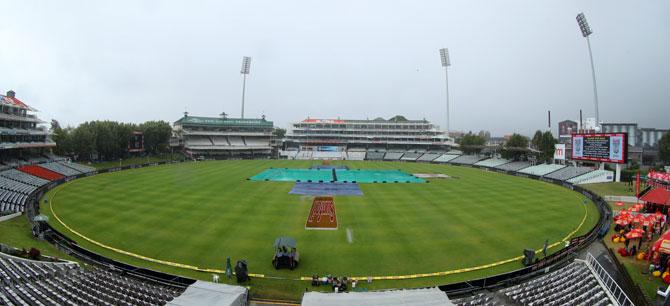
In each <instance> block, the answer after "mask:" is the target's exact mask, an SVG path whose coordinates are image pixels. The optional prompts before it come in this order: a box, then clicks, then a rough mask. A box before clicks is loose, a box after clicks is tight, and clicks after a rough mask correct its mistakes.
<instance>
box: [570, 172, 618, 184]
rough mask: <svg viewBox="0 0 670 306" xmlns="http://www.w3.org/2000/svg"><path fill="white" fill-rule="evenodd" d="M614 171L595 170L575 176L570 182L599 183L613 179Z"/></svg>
mask: <svg viewBox="0 0 670 306" xmlns="http://www.w3.org/2000/svg"><path fill="white" fill-rule="evenodd" d="M613 175H614V174H613V172H612V171H609V170H594V171H591V172H589V173H585V174H582V175H580V176H576V177H573V178H571V179H569V180H568V182H570V183H573V184H585V183H598V182H601V181H602V182H606V181H612V177H613Z"/></svg>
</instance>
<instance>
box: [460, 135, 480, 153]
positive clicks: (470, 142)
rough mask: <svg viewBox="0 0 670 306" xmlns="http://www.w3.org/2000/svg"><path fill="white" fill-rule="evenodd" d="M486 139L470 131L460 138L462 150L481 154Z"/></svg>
mask: <svg viewBox="0 0 670 306" xmlns="http://www.w3.org/2000/svg"><path fill="white" fill-rule="evenodd" d="M485 143H486V140H485V139H484V138H482V137H480V136H479V135H475V134H472V132H469V133H468V134H466V135H464V136H463V138H461V139H460V141H459V144H460V145H461V151H463V153H466V154H472V153H476V154H479V152H481V150H482V149H483V147H484V144H485Z"/></svg>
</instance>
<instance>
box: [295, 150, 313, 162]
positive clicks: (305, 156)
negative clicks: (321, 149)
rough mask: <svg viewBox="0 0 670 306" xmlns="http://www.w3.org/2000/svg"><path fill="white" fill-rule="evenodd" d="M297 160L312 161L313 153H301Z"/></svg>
mask: <svg viewBox="0 0 670 306" xmlns="http://www.w3.org/2000/svg"><path fill="white" fill-rule="evenodd" d="M295 159H300V160H308V159H312V151H300V152H298V154H296V155H295Z"/></svg>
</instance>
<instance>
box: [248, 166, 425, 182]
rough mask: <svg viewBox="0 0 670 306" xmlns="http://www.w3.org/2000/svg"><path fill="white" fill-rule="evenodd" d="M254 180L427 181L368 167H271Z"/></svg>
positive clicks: (396, 172)
mask: <svg viewBox="0 0 670 306" xmlns="http://www.w3.org/2000/svg"><path fill="white" fill-rule="evenodd" d="M249 179H250V180H252V181H279V182H308V183H328V182H330V183H333V182H344V183H425V182H426V181H425V180H424V179H421V178H418V177H416V176H414V175H411V174H409V173H406V172H403V171H400V170H368V169H354V170H349V169H336V168H326V169H291V168H270V169H267V170H265V171H263V172H261V173H258V174H256V175H254V176H252V177H251V178H249Z"/></svg>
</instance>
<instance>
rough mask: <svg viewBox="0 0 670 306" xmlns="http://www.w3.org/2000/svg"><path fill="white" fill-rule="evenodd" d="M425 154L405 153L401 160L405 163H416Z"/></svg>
mask: <svg viewBox="0 0 670 306" xmlns="http://www.w3.org/2000/svg"><path fill="white" fill-rule="evenodd" d="M421 155H423V153H421V152H405V154H403V156H402V157H401V158H400V160H403V161H416V160H417V159H418V158H419V157H421Z"/></svg>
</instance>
